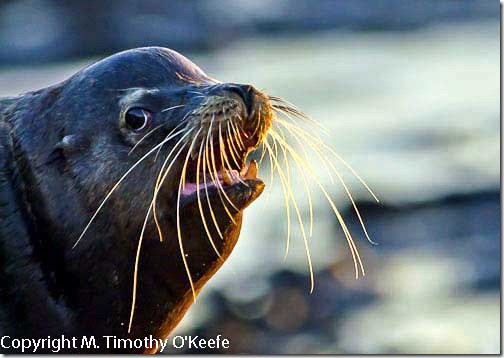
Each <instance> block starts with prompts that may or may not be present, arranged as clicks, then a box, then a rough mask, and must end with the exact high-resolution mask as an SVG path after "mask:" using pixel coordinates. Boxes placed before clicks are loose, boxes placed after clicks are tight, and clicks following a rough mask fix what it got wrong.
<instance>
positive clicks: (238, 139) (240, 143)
mask: <svg viewBox="0 0 504 358" xmlns="http://www.w3.org/2000/svg"><path fill="white" fill-rule="evenodd" d="M229 123H230V124H231V129H232V130H233V133H234V135H233V138H234V139H235V140H236V144H237V145H238V148H239V149H245V144H244V143H243V140H242V138H241V136H240V133H239V132H238V130H237V129H236V123H235V121H234V119H233V117H231V118H229Z"/></svg>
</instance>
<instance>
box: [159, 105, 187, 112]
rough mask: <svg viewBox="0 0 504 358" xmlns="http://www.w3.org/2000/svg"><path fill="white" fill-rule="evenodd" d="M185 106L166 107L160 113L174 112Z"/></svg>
mask: <svg viewBox="0 0 504 358" xmlns="http://www.w3.org/2000/svg"><path fill="white" fill-rule="evenodd" d="M185 106H186V105H185V104H179V105H177V106H172V107H168V108H165V109H162V110H161V112H168V111H171V110H174V109H176V108H182V107H185Z"/></svg>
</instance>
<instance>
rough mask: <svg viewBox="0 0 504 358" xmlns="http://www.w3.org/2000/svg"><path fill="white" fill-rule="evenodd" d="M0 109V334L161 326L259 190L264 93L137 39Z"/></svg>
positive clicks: (165, 330)
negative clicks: (251, 156)
mask: <svg viewBox="0 0 504 358" xmlns="http://www.w3.org/2000/svg"><path fill="white" fill-rule="evenodd" d="M0 113H1V114H0V138H1V139H0V144H1V152H0V159H1V160H2V167H3V171H2V172H1V173H0V175H1V179H2V186H1V187H0V193H1V194H2V196H1V198H2V200H3V202H4V204H5V203H7V204H8V205H7V206H6V205H3V206H2V207H1V209H0V211H1V212H0V215H2V223H1V224H0V244H1V245H2V246H1V249H0V252H1V254H2V255H3V256H4V257H5V258H6V259H5V261H3V264H0V266H1V267H0V270H1V271H0V272H1V274H2V280H1V281H0V285H1V287H0V289H1V291H2V293H3V295H2V303H1V308H0V317H3V318H5V319H2V320H1V322H2V323H0V333H2V334H11V335H13V336H23V337H39V336H44V337H45V336H47V335H61V334H67V335H73V336H83V335H88V336H89V335H94V336H96V337H99V336H105V335H109V336H117V337H121V338H132V339H134V338H143V337H146V336H149V335H153V336H154V337H156V338H165V337H166V336H167V335H168V334H169V332H170V331H171V330H172V329H173V328H174V327H175V325H176V324H177V323H178V322H179V320H180V319H181V318H182V317H183V315H184V313H185V312H186V310H187V309H188V308H189V306H190V305H191V303H192V302H193V301H194V297H195V295H196V294H197V292H199V290H200V289H201V287H202V286H203V285H204V283H205V282H206V281H207V280H208V279H209V278H210V277H211V276H212V275H213V274H214V273H215V272H216V271H217V270H218V268H219V267H220V266H221V265H222V264H223V262H224V261H225V259H226V258H227V257H228V256H229V254H230V253H231V251H232V249H233V247H234V245H235V244H236V241H237V239H238V235H239V232H240V227H241V220H242V214H243V209H245V208H246V207H247V206H248V205H250V203H251V202H252V201H254V200H255V199H256V198H257V197H258V196H259V195H260V194H261V192H262V191H263V189H264V183H263V182H262V180H261V179H259V178H257V165H256V163H255V162H254V161H251V162H250V164H248V165H247V154H248V153H249V152H251V151H253V150H254V149H255V148H257V146H258V145H259V144H260V143H261V140H262V139H263V138H264V135H265V133H266V131H267V130H268V128H269V126H270V125H271V120H272V108H271V105H270V104H269V101H268V97H267V96H266V95H264V94H263V93H261V92H260V91H258V90H257V89H255V88H254V87H252V86H250V85H241V84H231V83H221V82H219V81H217V80H215V79H212V78H210V77H208V76H207V75H206V74H205V73H204V72H203V71H202V70H201V69H199V68H198V67H197V66H196V65H195V64H193V63H192V62H191V61H189V60H188V59H187V58H185V57H183V56H182V55H180V54H178V53H176V52H174V51H172V50H169V49H165V48H159V47H148V48H140V49H134V50H129V51H125V52H121V53H118V54H116V55H113V56H111V57H108V58H106V59H104V60H102V61H99V62H97V63H95V64H93V65H91V66H89V67H87V68H85V69H83V70H81V71H80V72H78V73H76V74H75V75H74V76H72V77H71V78H69V79H68V80H66V81H64V82H62V83H60V84H57V85H55V86H52V87H49V88H45V89H42V90H39V91H35V92H30V93H27V94H24V95H22V96H19V97H16V98H10V99H4V100H0ZM13 235H15V236H13ZM77 241H78V242H77ZM76 243H77V244H76ZM20 280H21V281H20ZM132 300H133V302H134V304H133V307H134V316H133V321H132V324H131V326H130V324H129V323H130V317H131V313H132V311H131V305H132ZM12 312H22V313H23V315H22V317H21V318H20V316H19V315H17V316H16V317H14V316H12ZM4 316H5V317H4ZM15 320H17V322H16V323H14V321H15ZM128 328H130V332H129V333H128ZM101 347H103V348H100V351H102V352H105V351H116V350H115V349H114V348H113V347H109V348H108V349H107V348H105V344H103V345H101ZM128 351H133V352H141V351H145V348H141V349H131V350H128ZM93 352H96V350H93Z"/></svg>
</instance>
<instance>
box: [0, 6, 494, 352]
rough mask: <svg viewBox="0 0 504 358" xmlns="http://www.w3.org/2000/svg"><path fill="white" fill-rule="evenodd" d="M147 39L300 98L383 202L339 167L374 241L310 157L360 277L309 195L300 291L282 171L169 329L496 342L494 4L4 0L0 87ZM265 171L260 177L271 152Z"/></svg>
mask: <svg viewBox="0 0 504 358" xmlns="http://www.w3.org/2000/svg"><path fill="white" fill-rule="evenodd" d="M148 45H158V46H166V47H170V48H173V49H175V50H177V51H179V52H182V53H183V54H185V55H186V56H188V57H189V58H191V59H192V60H193V61H194V62H196V63H197V64H198V65H200V66H201V67H202V68H203V69H204V70H205V71H206V72H207V73H208V74H209V75H210V76H212V77H215V78H218V79H220V80H222V81H225V82H242V83H252V84H254V85H255V86H256V87H258V88H260V89H262V90H264V91H266V92H267V93H269V94H272V95H276V96H281V97H283V98H286V99H288V100H289V101H290V102H293V103H295V104H296V105H297V106H298V107H299V108H301V109H302V110H303V111H304V112H305V113H307V114H309V115H310V116H311V117H313V118H315V119H316V120H318V121H319V122H321V123H322V124H323V125H324V126H325V127H327V128H328V130H329V134H327V135H324V136H323V138H324V139H325V140H326V142H328V143H329V144H330V145H331V146H332V147H333V148H334V149H335V150H336V151H337V152H338V153H339V154H341V155H342V156H343V157H344V158H345V159H346V160H347V161H348V162H349V163H350V164H351V165H352V166H353V167H354V168H355V169H356V170H357V171H358V172H359V173H360V174H361V176H362V177H363V178H364V179H365V180H366V181H367V182H368V184H369V185H370V186H371V187H372V188H373V189H374V191H375V192H376V193H377V195H378V196H379V198H380V199H381V203H380V204H376V203H374V202H373V201H372V200H371V199H372V198H370V197H369V195H368V194H367V192H366V191H365V190H364V188H362V186H361V185H360V184H359V183H358V181H357V180H355V178H353V177H352V175H351V174H350V173H349V172H348V171H345V169H344V167H342V168H341V173H342V175H344V177H345V179H346V180H347V182H348V184H349V186H350V187H351V190H352V193H353V194H354V196H355V197H356V198H357V199H358V205H359V207H360V209H361V213H362V216H363V218H364V221H365V222H366V224H367V228H368V231H369V233H370V235H371V237H372V239H373V240H374V241H376V242H377V243H378V245H372V244H370V243H369V242H367V240H366V238H365V236H364V235H363V233H362V230H361V228H360V227H359V223H358V221H357V220H356V219H355V215H354V213H353V211H352V209H351V207H350V206H349V202H348V199H347V198H346V196H345V192H344V190H343V188H342V187H341V186H340V185H339V184H337V183H335V184H333V183H331V181H330V180H329V179H328V178H326V175H324V168H323V167H319V168H318V169H317V171H318V170H320V173H321V181H322V182H323V183H324V185H326V187H327V188H328V191H329V192H330V194H331V195H332V196H333V197H334V198H335V200H336V203H337V205H338V207H339V208H340V209H342V211H343V216H344V218H345V220H346V221H347V222H348V224H349V226H350V229H351V231H352V233H353V234H354V237H355V240H356V243H357V246H358V247H359V249H360V252H361V256H362V257H363V259H364V263H365V266H366V276H365V278H361V279H359V280H356V279H355V277H354V272H353V263H352V261H351V256H350V253H349V251H348V248H347V246H346V243H345V237H344V235H343V233H342V231H341V229H340V228H339V225H338V222H337V220H336V218H335V217H334V215H333V214H332V212H331V208H330V207H329V205H327V203H326V202H325V201H324V200H323V197H322V196H315V197H314V215H315V223H314V230H313V235H312V237H310V238H309V245H310V249H311V252H312V258H313V262H314V269H315V291H314V292H313V294H310V293H309V288H310V285H309V274H308V268H307V264H306V257H305V253H304V247H303V244H302V238H301V235H300V232H299V230H296V229H293V232H292V237H291V242H292V245H291V251H290V254H289V256H288V258H287V260H286V261H285V262H284V261H283V255H284V250H285V240H286V235H287V234H286V232H287V231H286V219H285V209H284V207H283V204H282V202H283V199H282V191H281V188H280V186H279V185H278V184H279V182H278V180H276V184H275V185H273V187H272V188H271V190H269V189H267V190H266V191H265V195H264V196H263V197H262V198H260V200H258V201H257V202H255V203H254V204H253V205H252V206H251V207H250V208H248V209H247V210H246V213H245V219H244V224H243V229H242V235H241V238H240V240H239V242H238V244H237V246H236V248H235V250H234V252H233V254H232V255H231V257H230V259H229V260H228V262H227V263H226V264H225V265H224V267H223V268H222V270H221V271H220V272H218V273H217V274H216V276H215V277H214V278H213V279H212V280H211V281H210V282H209V283H208V284H207V286H206V287H205V288H204V290H203V291H202V293H201V295H200V296H199V298H198V300H197V302H196V304H195V305H194V306H193V307H192V308H191V310H190V312H189V313H188V315H187V316H186V317H185V318H184V320H183V321H182V323H181V324H180V325H179V327H178V328H177V329H176V330H175V332H173V334H174V335H178V334H191V335H199V336H200V337H215V336H216V335H217V334H221V335H222V336H224V337H226V338H228V339H229V340H230V342H231V348H230V349H229V350H225V351H221V352H222V353H257V354H260V353H269V354H273V353H275V354H280V353H347V354H348V353H499V350H500V300H499V296H500V209H501V207H500V182H499V175H500V171H499V169H500V166H499V159H500V153H499V143H500V121H499V115H500V112H499V89H500V87H499V86H500V85H499V73H500V72H499V3H498V2H497V1H494V0H493V1H492V0H465V1H457V0H453V1H452V0H408V1H405V0H375V1H372V2H370V1H365V0H340V1H337V0H318V1H309V0H296V1H294V0H255V1H237V0H206V1H182V0H180V1H175V0H171V1H163V0H144V1H133V0H111V1H98V0H86V1H75V0H72V1H69V0H68V1H67V0H58V1H56V0H53V1H51V0H40V1H36V0H3V1H2V2H0V96H1V95H13V94H17V93H20V92H24V91H27V90H32V89H36V88H40V87H43V86H46V85H49V84H52V83H55V82H58V81H60V80H63V79H65V78H66V77H67V76H69V75H71V74H72V73H74V72H75V71H77V70H78V69H80V68H81V67H83V66H85V65H87V64H89V63H90V62H93V61H95V60H96V59H98V58H101V57H104V56H106V55H109V54H112V53H114V52H117V51H120V50H124V49H128V48H132V47H138V46H148ZM260 175H261V176H262V177H263V178H264V179H266V180H268V178H269V167H268V163H267V162H265V165H263V169H262V170H260ZM302 203H303V206H302V212H303V215H304V216H305V218H306V217H307V215H308V208H307V206H306V205H304V204H305V201H303V202H302ZM177 352H178V353H180V350H177ZM186 352H187V353H205V351H202V350H197V351H196V350H195V351H190V350H189V351H186ZM214 352H219V351H215V350H214V351H212V350H208V351H206V353H214Z"/></svg>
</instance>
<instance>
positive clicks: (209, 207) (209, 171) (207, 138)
mask: <svg viewBox="0 0 504 358" xmlns="http://www.w3.org/2000/svg"><path fill="white" fill-rule="evenodd" d="M212 125H213V117H212V120H211V122H210V125H209V128H208V133H207V135H206V139H205V153H204V154H205V158H204V159H205V160H203V182H204V184H205V194H206V195H205V197H206V200H207V205H208V209H209V210H210V216H211V217H212V221H213V223H214V225H215V228H216V229H217V233H218V234H219V237H220V238H221V239H222V238H223V236H222V232H221V230H220V227H219V224H218V223H217V219H216V217H215V214H214V211H213V207H212V204H211V203H210V197H209V195H208V185H207V180H206V168H207V165H208V174H209V175H210V179H211V180H212V182H213V183H214V184H215V185H216V186H217V182H219V178H218V177H215V178H214V175H213V173H212V167H211V166H210V159H209V155H210V154H209V152H210V149H209V145H210V138H211V133H212ZM221 200H222V198H221Z"/></svg>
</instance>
